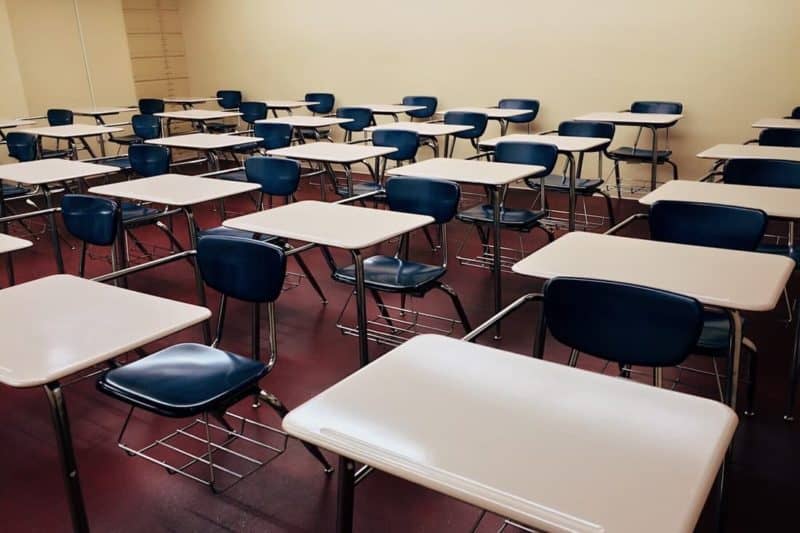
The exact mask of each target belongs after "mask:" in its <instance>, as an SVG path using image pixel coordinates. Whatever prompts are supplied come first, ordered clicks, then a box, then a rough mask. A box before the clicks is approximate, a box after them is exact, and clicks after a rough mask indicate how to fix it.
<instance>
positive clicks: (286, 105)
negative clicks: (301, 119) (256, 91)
mask: <svg viewBox="0 0 800 533" xmlns="http://www.w3.org/2000/svg"><path fill="white" fill-rule="evenodd" d="M259 101H260V102H264V103H265V104H267V107H270V108H273V109H298V108H300V107H306V106H309V105H314V104H318V103H319V102H314V101H311V100H259Z"/></svg>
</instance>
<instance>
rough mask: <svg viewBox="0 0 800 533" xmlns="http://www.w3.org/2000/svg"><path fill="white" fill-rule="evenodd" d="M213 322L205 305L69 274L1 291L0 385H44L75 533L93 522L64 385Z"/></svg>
mask: <svg viewBox="0 0 800 533" xmlns="http://www.w3.org/2000/svg"><path fill="white" fill-rule="evenodd" d="M210 316H211V312H210V311H209V310H208V309H206V308H204V307H198V306H195V305H189V304H185V303H182V302H175V301H172V300H167V299H165V298H159V297H156V296H151V295H149V294H143V293H139V292H134V291H130V290H126V289H121V288H118V287H114V286H111V285H104V284H102V283H97V282H95V281H90V280H87V279H83V278H78V277H75V276H67V275H56V276H48V277H45V278H40V279H37V280H35V281H29V282H27V283H22V284H20V285H16V286H14V287H9V288H7V289H3V290H1V291H0V323H2V324H3V325H4V332H3V343H4V345H5V349H4V350H2V352H0V383H3V384H5V385H8V386H10V387H15V388H30V387H44V390H45V393H46V395H47V400H48V402H49V405H50V412H51V413H52V417H53V425H54V429H55V435H56V442H57V444H58V450H59V455H60V458H61V464H62V467H63V476H64V477H63V479H64V483H65V485H66V489H67V501H68V504H69V509H70V513H71V516H72V527H73V530H75V531H81V532H84V531H89V522H88V520H87V517H86V509H85V507H84V503H83V496H82V494H81V487H80V481H79V479H78V467H77V463H76V461H75V452H74V449H73V444H72V437H71V435H70V428H69V420H68V418H67V410H66V404H65V400H64V395H63V390H62V383H61V381H62V380H63V378H66V377H67V376H70V375H72V374H75V373H77V372H80V371H82V370H85V369H87V368H90V367H92V366H94V365H96V364H101V363H104V362H106V361H108V360H110V359H112V358H114V357H116V356H118V355H122V354H124V353H126V352H128V351H130V350H133V349H135V348H138V347H140V346H142V345H144V344H147V343H148V342H152V341H154V340H158V339H160V338H162V337H166V336H167V335H171V334H173V333H176V332H178V331H180V330H182V329H185V328H187V327H189V326H192V325H195V324H198V323H200V322H202V321H204V320H207V319H208V318H209V317H210ZM121 324H124V327H120V325H121Z"/></svg>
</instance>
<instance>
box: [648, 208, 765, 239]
mask: <svg viewBox="0 0 800 533" xmlns="http://www.w3.org/2000/svg"><path fill="white" fill-rule="evenodd" d="M648 221H649V223H650V238H651V239H653V240H654V241H664V242H675V243H679V244H691V245H695V246H708V247H711V248H727V249H730V250H744V251H755V249H756V247H757V246H758V243H760V242H761V239H762V238H763V237H764V230H766V228H767V214H766V213H765V212H764V211H761V210H760V209H748V208H745V207H736V206H730V205H719V204H705V203H699V202H675V201H671V200H661V201H658V202H655V203H654V204H653V205H651V206H650V215H649V217H648Z"/></svg>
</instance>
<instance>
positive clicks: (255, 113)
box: [239, 102, 267, 129]
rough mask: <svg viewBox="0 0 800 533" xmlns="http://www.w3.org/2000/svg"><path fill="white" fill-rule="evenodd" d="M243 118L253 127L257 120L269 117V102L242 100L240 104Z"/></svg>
mask: <svg viewBox="0 0 800 533" xmlns="http://www.w3.org/2000/svg"><path fill="white" fill-rule="evenodd" d="M239 112H240V113H241V114H242V117H241V118H242V120H243V121H245V122H247V123H248V124H249V125H250V128H251V129H252V128H253V126H255V123H256V120H263V119H265V118H267V104H266V103H264V102H242V103H240V104H239Z"/></svg>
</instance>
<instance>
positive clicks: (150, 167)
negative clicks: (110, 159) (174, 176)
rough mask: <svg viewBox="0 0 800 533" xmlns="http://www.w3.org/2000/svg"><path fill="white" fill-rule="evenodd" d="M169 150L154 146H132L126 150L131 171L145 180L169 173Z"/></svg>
mask: <svg viewBox="0 0 800 533" xmlns="http://www.w3.org/2000/svg"><path fill="white" fill-rule="evenodd" d="M169 158H170V152H169V148H167V147H166V146H158V145H156V144H132V145H131V146H130V148H128V160H129V161H130V162H131V170H133V171H134V172H135V173H137V174H139V175H140V176H142V177H144V178H147V177H150V176H157V175H159V174H168V173H169Z"/></svg>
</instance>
